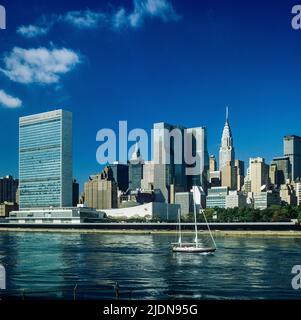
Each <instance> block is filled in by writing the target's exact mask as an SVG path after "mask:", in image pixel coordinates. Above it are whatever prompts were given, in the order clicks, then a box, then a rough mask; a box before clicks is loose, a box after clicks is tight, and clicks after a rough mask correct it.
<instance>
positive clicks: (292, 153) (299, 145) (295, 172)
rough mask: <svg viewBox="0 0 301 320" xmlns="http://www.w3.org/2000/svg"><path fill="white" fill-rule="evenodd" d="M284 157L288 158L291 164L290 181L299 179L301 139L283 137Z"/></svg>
mask: <svg viewBox="0 0 301 320" xmlns="http://www.w3.org/2000/svg"><path fill="white" fill-rule="evenodd" d="M283 142H284V143H283V147H284V156H285V157H289V159H290V164H291V179H292V180H293V181H297V180H299V179H301V137H299V136H296V135H290V136H285V137H284V140H283Z"/></svg>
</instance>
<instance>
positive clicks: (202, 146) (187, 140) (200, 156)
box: [183, 127, 209, 192]
mask: <svg viewBox="0 0 301 320" xmlns="http://www.w3.org/2000/svg"><path fill="white" fill-rule="evenodd" d="M183 149H184V158H185V159H186V164H184V166H186V169H185V170H186V176H187V187H188V190H187V191H190V190H191V189H192V187H193V186H202V187H203V189H204V191H205V192H207V189H208V187H209V154H208V150H207V129H206V128H204V127H198V128H188V129H185V130H184V147H183ZM191 162H193V164H190V163H191Z"/></svg>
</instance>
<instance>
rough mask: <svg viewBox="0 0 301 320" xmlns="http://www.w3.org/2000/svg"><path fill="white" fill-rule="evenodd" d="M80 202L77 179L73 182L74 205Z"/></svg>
mask: <svg viewBox="0 0 301 320" xmlns="http://www.w3.org/2000/svg"><path fill="white" fill-rule="evenodd" d="M78 204H79V183H78V182H77V181H76V179H74V180H73V183H72V206H73V207H76V206H77V205H78Z"/></svg>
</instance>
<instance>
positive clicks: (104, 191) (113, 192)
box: [84, 166, 118, 209]
mask: <svg viewBox="0 0 301 320" xmlns="http://www.w3.org/2000/svg"><path fill="white" fill-rule="evenodd" d="M117 190H118V186H117V183H116V182H115V181H114V178H113V172H112V169H111V168H110V167H109V166H108V167H105V168H104V169H103V171H102V172H101V173H100V174H97V175H95V176H94V177H90V178H89V181H88V182H86V183H85V187H84V194H85V196H84V199H85V201H84V202H85V205H86V206H87V207H89V208H93V209H111V208H117V207H118V194H117Z"/></svg>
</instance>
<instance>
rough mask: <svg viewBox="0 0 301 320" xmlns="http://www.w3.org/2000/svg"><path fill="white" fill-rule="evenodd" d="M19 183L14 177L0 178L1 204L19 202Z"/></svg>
mask: <svg viewBox="0 0 301 320" xmlns="http://www.w3.org/2000/svg"><path fill="white" fill-rule="evenodd" d="M18 183H19V182H18V180H15V179H14V178H13V177H12V176H6V177H3V178H0V203H3V202H13V203H16V202H17V200H16V193H17V190H18Z"/></svg>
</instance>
